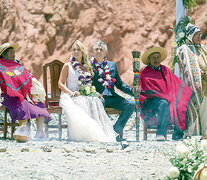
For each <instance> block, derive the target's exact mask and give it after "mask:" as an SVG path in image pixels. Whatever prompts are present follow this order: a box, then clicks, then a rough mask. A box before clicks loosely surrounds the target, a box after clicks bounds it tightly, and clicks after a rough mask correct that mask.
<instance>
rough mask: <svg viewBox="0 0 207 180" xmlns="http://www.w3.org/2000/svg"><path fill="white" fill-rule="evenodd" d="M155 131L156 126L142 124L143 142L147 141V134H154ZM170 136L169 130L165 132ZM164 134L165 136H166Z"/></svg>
mask: <svg viewBox="0 0 207 180" xmlns="http://www.w3.org/2000/svg"><path fill="white" fill-rule="evenodd" d="M156 131H157V125H147V123H145V122H144V127H143V138H144V141H147V134H156ZM168 133H169V134H172V131H171V130H169V129H168V130H167V134H168ZM167 134H166V136H167Z"/></svg>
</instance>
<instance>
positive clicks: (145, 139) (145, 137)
mask: <svg viewBox="0 0 207 180" xmlns="http://www.w3.org/2000/svg"><path fill="white" fill-rule="evenodd" d="M143 133H144V134H143V136H144V141H147V127H146V124H145V122H144V131H143Z"/></svg>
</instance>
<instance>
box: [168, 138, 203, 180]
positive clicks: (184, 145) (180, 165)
mask: <svg viewBox="0 0 207 180" xmlns="http://www.w3.org/2000/svg"><path fill="white" fill-rule="evenodd" d="M175 149H176V151H175V152H174V153H172V154H171V155H170V156H171V158H170V162H171V164H172V165H173V167H171V168H170V170H169V175H168V176H167V177H166V178H165V180H175V179H176V180H191V179H192V180H193V179H196V178H197V177H198V176H199V178H200V180H203V179H207V165H205V164H204V162H206V161H207V140H202V141H201V143H200V142H198V139H197V138H196V137H194V138H192V139H186V140H184V141H183V142H180V143H179V144H178V145H177V146H176V148H175Z"/></svg>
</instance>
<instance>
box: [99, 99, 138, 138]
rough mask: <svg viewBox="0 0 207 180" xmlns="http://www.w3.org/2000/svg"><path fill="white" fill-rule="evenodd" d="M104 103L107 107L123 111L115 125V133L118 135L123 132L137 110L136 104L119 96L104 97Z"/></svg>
mask: <svg viewBox="0 0 207 180" xmlns="http://www.w3.org/2000/svg"><path fill="white" fill-rule="evenodd" d="M103 97H104V100H105V101H102V103H103V104H104V106H105V107H108V108H113V109H117V110H120V111H122V113H121V114H120V116H119V118H118V120H117V121H116V123H115V124H114V131H115V132H116V133H118V134H120V133H122V132H123V129H124V126H125V125H126V123H127V121H128V119H129V118H130V116H131V115H132V113H133V112H134V110H135V102H133V101H130V100H127V99H125V98H123V97H121V96H119V95H113V96H103Z"/></svg>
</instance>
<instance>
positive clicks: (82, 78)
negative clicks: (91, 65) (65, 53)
mask: <svg viewBox="0 0 207 180" xmlns="http://www.w3.org/2000/svg"><path fill="white" fill-rule="evenodd" d="M70 60H71V63H72V66H73V68H74V69H75V70H76V71H77V72H78V74H79V76H78V83H79V85H86V84H89V85H91V84H92V80H91V73H90V72H88V68H87V65H86V64H84V65H82V64H80V63H79V62H78V61H77V60H76V59H75V57H71V59H70Z"/></svg>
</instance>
